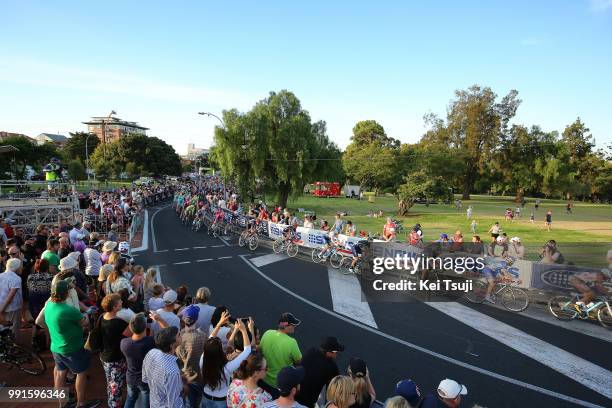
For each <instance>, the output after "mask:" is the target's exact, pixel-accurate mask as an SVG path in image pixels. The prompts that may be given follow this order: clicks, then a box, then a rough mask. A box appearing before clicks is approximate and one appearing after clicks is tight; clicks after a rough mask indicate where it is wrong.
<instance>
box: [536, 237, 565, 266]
mask: <svg viewBox="0 0 612 408" xmlns="http://www.w3.org/2000/svg"><path fill="white" fill-rule="evenodd" d="M540 257H541V258H542V262H543V263H551V264H552V263H555V264H563V263H565V258H564V257H563V254H561V252H560V251H559V249H558V248H557V241H555V240H554V239H551V240H550V241H548V242H547V243H546V244H545V245H544V246H543V247H542V249H541V250H540Z"/></svg>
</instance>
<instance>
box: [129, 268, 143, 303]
mask: <svg viewBox="0 0 612 408" xmlns="http://www.w3.org/2000/svg"><path fill="white" fill-rule="evenodd" d="M132 271H133V272H134V276H132V279H131V280H130V281H131V282H132V289H134V292H136V298H137V299H138V300H137V302H138V301H139V302H140V303H142V302H143V301H144V280H145V273H144V266H142V265H135V266H134V267H133V268H132Z"/></svg>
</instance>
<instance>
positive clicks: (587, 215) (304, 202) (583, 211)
mask: <svg viewBox="0 0 612 408" xmlns="http://www.w3.org/2000/svg"><path fill="white" fill-rule="evenodd" d="M457 198H458V197H457ZM534 203H535V199H527V204H526V205H525V207H524V208H522V209H521V218H520V219H515V220H514V222H509V221H505V219H504V211H505V209H506V208H507V207H511V208H513V209H514V208H516V204H515V203H514V202H513V198H510V197H507V198H506V197H489V196H476V195H475V196H472V199H471V200H469V201H464V202H463V208H462V209H461V210H460V211H458V210H456V209H455V207H454V205H453V206H450V205H445V204H431V205H430V206H429V207H426V206H425V205H422V204H416V205H415V206H414V207H412V208H411V209H410V212H409V215H408V216H407V217H399V219H401V220H402V221H403V224H404V226H405V227H406V228H407V229H408V230H409V229H410V227H411V226H413V225H414V224H416V223H420V224H421V226H422V228H423V230H424V233H425V238H426V240H428V241H429V240H435V239H437V238H438V237H439V235H440V234H441V233H443V232H444V233H447V234H449V236H450V235H452V234H453V233H454V232H455V231H456V230H461V231H462V232H463V235H464V237H465V238H466V240H467V239H470V238H471V236H472V233H471V231H470V223H471V220H468V219H467V217H466V212H465V211H466V209H467V207H468V206H469V205H471V206H472V207H473V215H472V218H473V219H475V220H476V222H477V223H478V226H477V229H476V234H477V235H480V237H481V238H482V239H483V241H489V240H490V235H489V234H488V233H487V231H488V230H489V228H490V227H491V225H492V224H493V223H494V222H495V221H499V223H500V226H501V228H502V230H503V231H504V232H506V233H507V234H508V236H509V237H513V236H518V237H520V238H521V241H522V242H523V244H524V245H525V246H526V247H527V258H529V259H532V260H536V259H538V256H537V253H538V249H539V248H540V247H541V246H542V245H543V244H544V243H545V242H546V241H548V240H549V239H555V240H556V241H557V243H558V246H559V248H560V250H561V251H562V252H563V254H564V256H565V258H566V260H567V261H568V262H573V263H575V264H578V265H603V264H605V263H606V261H605V257H606V252H607V250H608V249H612V205H606V204H589V203H580V202H574V209H573V214H566V213H565V205H566V202H565V201H561V200H542V202H541V204H540V208H539V209H538V211H537V212H536V211H535V208H534ZM288 205H289V208H290V209H291V210H294V211H295V210H297V209H298V208H303V209H305V210H307V211H314V212H315V213H316V214H317V220H322V219H326V220H327V221H329V222H333V219H334V215H335V214H336V213H337V212H347V213H348V214H349V215H348V216H347V217H346V218H345V219H346V220H351V221H353V223H354V224H355V225H356V226H357V229H358V230H360V231H361V230H363V231H368V232H370V233H381V232H382V227H383V225H384V223H385V221H386V217H387V216H395V214H396V211H397V199H396V198H395V197H390V196H386V197H376V202H374V203H369V202H368V201H366V200H364V201H358V200H352V199H347V198H318V197H313V196H309V195H304V196H301V197H299V198H297V199H294V200H290V201H289V204H288ZM549 208H550V209H551V210H552V214H553V215H552V221H553V223H552V229H551V232H547V231H546V229H545V228H544V218H545V213H546V210H547V209H549ZM368 210H383V212H384V217H383V218H371V217H368V216H367V214H368ZM532 211H533V212H534V214H535V222H534V223H530V222H529V216H530V214H531V212H532ZM402 239H403V240H405V237H400V240H402Z"/></svg>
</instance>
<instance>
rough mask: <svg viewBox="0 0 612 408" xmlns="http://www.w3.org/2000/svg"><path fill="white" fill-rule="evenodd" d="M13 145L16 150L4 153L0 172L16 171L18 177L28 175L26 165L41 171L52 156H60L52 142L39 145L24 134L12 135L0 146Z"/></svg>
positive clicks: (0, 143)
mask: <svg viewBox="0 0 612 408" xmlns="http://www.w3.org/2000/svg"><path fill="white" fill-rule="evenodd" d="M8 145H10V146H13V147H15V148H17V149H18V151H16V152H10V153H2V160H0V172H2V173H14V177H16V178H17V179H24V178H25V177H26V167H27V166H32V168H34V169H35V170H37V171H39V170H40V169H41V167H42V166H44V165H45V164H47V163H48V162H49V160H50V159H51V158H52V157H60V154H59V152H58V151H57V149H56V148H55V146H54V145H52V144H51V143H45V144H43V145H37V144H36V143H34V142H32V141H30V140H29V139H27V138H25V137H23V136H12V137H8V138H6V139H5V140H4V141H3V142H0V146H8Z"/></svg>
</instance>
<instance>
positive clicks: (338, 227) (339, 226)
mask: <svg viewBox="0 0 612 408" xmlns="http://www.w3.org/2000/svg"><path fill="white" fill-rule="evenodd" d="M343 226H344V221H342V217H341V216H340V214H336V217H335V221H334V228H333V230H334V231H335V232H336V235H337V234H340V233H342V227H343Z"/></svg>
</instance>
